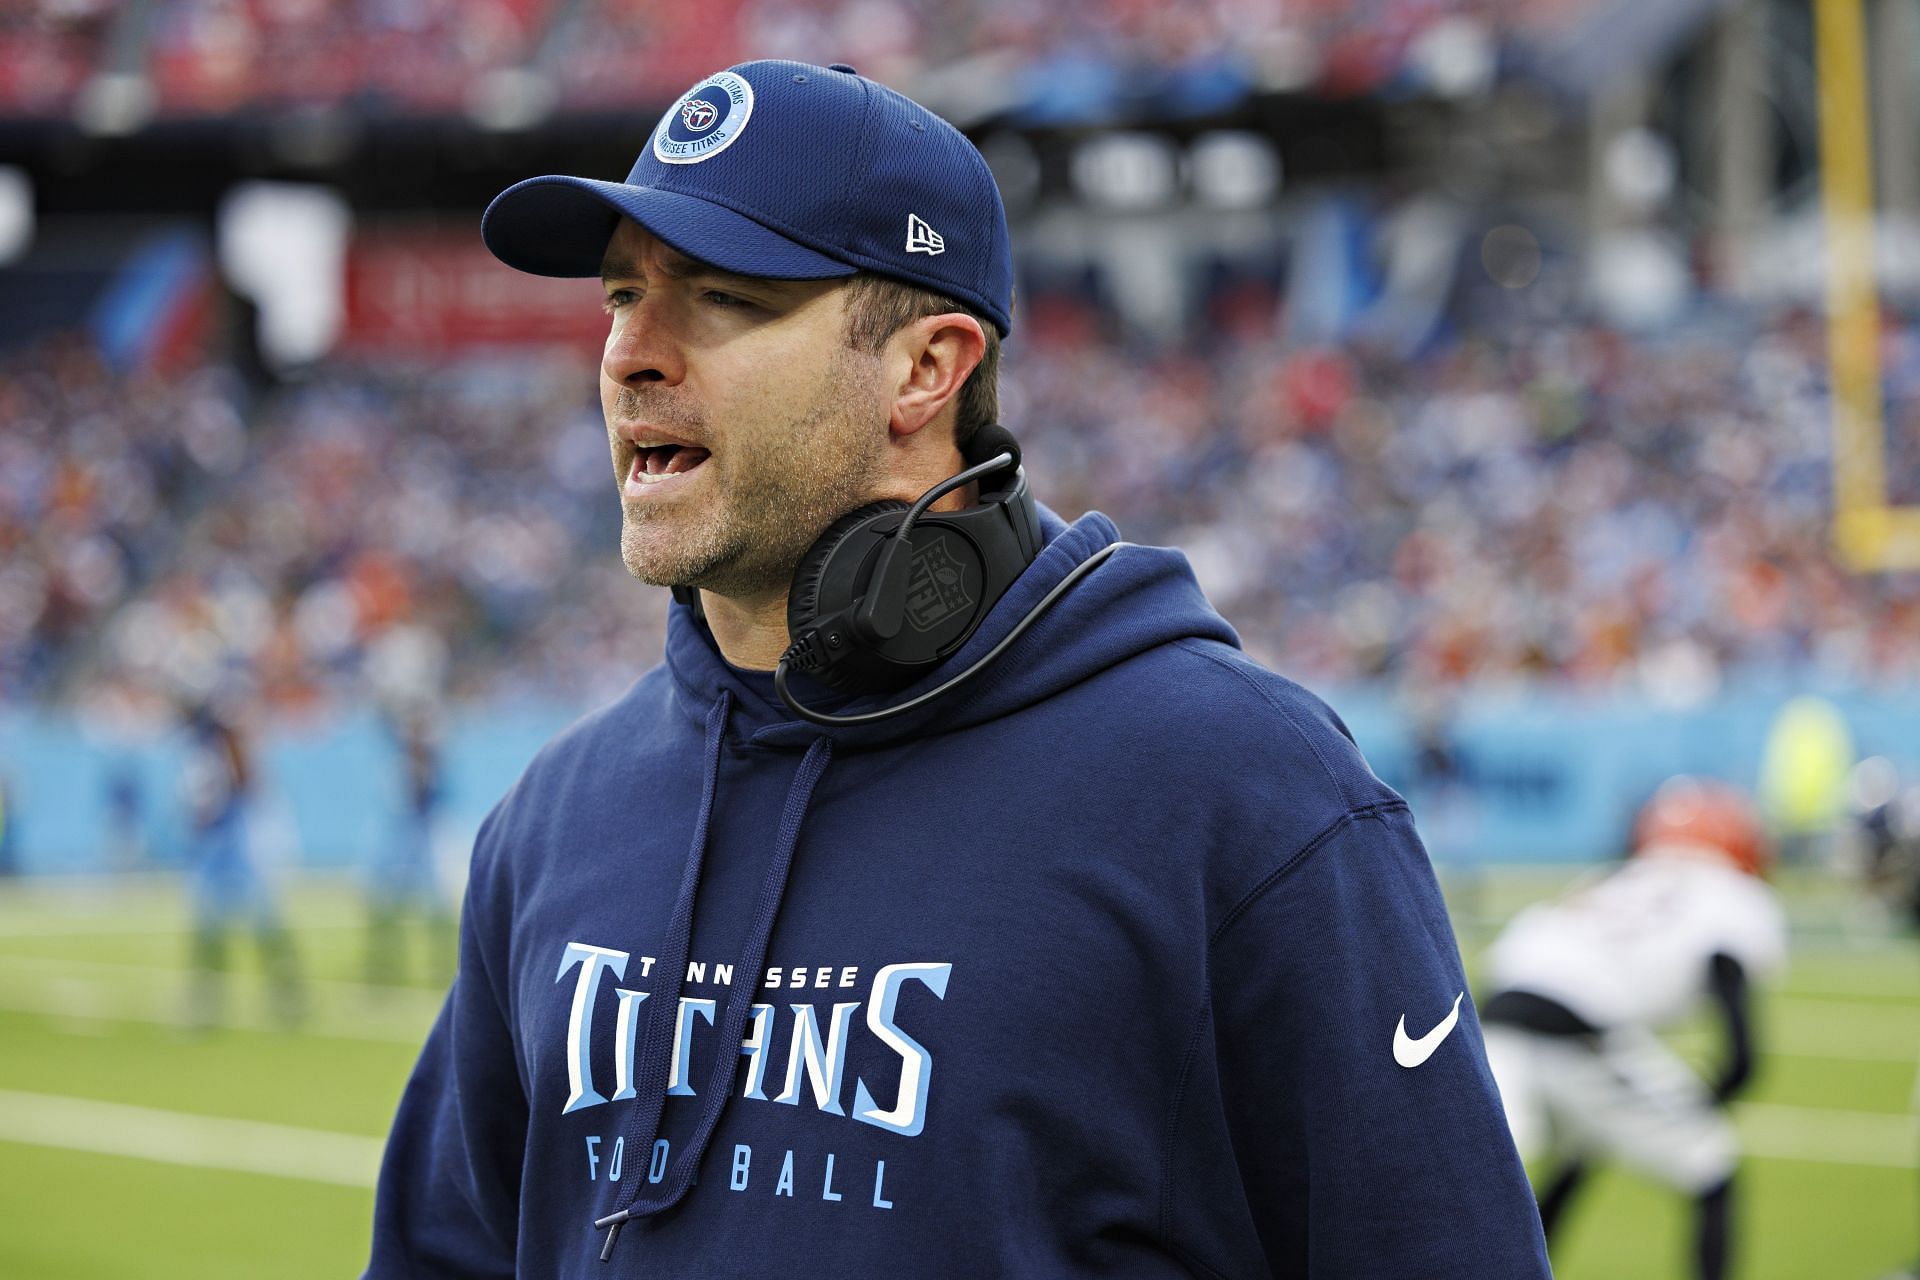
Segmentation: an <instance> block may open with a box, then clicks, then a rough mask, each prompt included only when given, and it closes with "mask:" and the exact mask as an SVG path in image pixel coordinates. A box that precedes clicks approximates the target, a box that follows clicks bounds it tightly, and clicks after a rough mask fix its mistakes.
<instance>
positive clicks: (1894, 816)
mask: <svg viewBox="0 0 1920 1280" xmlns="http://www.w3.org/2000/svg"><path fill="white" fill-rule="evenodd" d="M1848 792H1849V794H1848V799H1849V801H1850V804H1851V808H1852V816H1853V822H1852V824H1851V829H1850V831H1849V832H1848V838H1847V839H1845V840H1843V841H1841V842H1840V850H1841V854H1842V862H1843V865H1844V866H1845V867H1846V868H1847V869H1849V870H1851V871H1854V872H1856V873H1857V874H1858V875H1859V876H1860V877H1861V878H1862V879H1863V880H1865V882H1866V885H1867V888H1868V889H1869V890H1870V891H1871V892H1872V893H1873V894H1874V896H1875V897H1877V898H1879V899H1880V900H1881V901H1882V902H1884V903H1885V904H1886V906H1887V907H1888V909H1889V910H1891V911H1892V912H1894V913H1895V916H1896V918H1897V919H1898V920H1899V922H1900V924H1901V925H1903V926H1904V927H1906V928H1908V929H1915V928H1920V785H1913V786H1905V787H1903V786H1902V785H1901V781H1900V769H1899V766H1897V765H1895V764H1894V763H1893V761H1891V760H1889V759H1887V758H1886V757H1885V756H1869V757H1867V758H1866V759H1865V760H1862V761H1861V762H1860V763H1859V764H1857V765H1855V766H1854V768H1853V773H1852V776H1851V777H1850V778H1849V785H1848ZM1913 1096H1914V1104H1915V1106H1916V1107H1920V1079H1916V1080H1915V1082H1914V1094H1913ZM1886 1280H1920V1261H1916V1262H1915V1263H1914V1264H1913V1265H1912V1266H1911V1267H1908V1268H1907V1269H1906V1270H1903V1271H1896V1272H1894V1273H1892V1274H1891V1275H1889V1276H1887V1277H1886Z"/></svg>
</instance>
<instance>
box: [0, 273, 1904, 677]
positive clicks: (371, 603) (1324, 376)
mask: <svg viewBox="0 0 1920 1280" xmlns="http://www.w3.org/2000/svg"><path fill="white" fill-rule="evenodd" d="M1116 332H1117V331H1116V329H1115V327H1114V326H1113V325H1111V324H1110V323H1108V322H1107V320H1106V317H1105V316H1104V314H1103V313H1102V312H1101V311H1100V310H1099V309H1098V308H1097V307H1096V306H1095V305H1094V304H1092V303H1089V302H1086V301H1084V300H1080V299H1075V298H1071V297H1066V296H1058V297H1040V298H1037V299H1034V300H1032V301H1030V302H1028V303H1027V304H1025V306H1024V307H1023V317H1022V326H1021V330H1020V332H1019V333H1017V334H1016V336H1015V339H1014V341H1013V343H1012V345H1011V347H1010V349H1009V355H1008V361H1007V364H1006V366H1005V371H1004V379H1003V381H1004V388H1005V393H1004V400H1003V403H1004V406H1005V410H1006V412H1005V416H1006V420H1007V421H1008V423H1009V425H1010V426H1012V427H1013V428H1014V429H1015V431H1016V432H1017V433H1018V434H1020V436H1021V437H1022V439H1023V441H1024V442H1025V444H1026V448H1027V459H1028V467H1029V470H1030V472H1031V473H1032V475H1033V477H1034V482H1035V486H1036V489H1037V491H1038V492H1039V493H1040V494H1041V496H1042V498H1043V500H1044V501H1046V502H1048V503H1049V504H1050V505H1051V506H1052V507H1053V508H1054V509H1055V510H1057V511H1059V512H1060V513H1061V514H1062V515H1065V516H1068V517H1072V516H1074V515H1077V514H1079V513H1080V512H1082V511H1085V510H1088V509H1092V508H1098V509H1101V510H1104V511H1106V512H1107V513H1108V514H1110V515H1112V516H1113V517H1114V518H1115V519H1116V520H1117V521H1118V522H1119V524H1120V527H1121V529H1122V530H1123V531H1124V533H1125V534H1126V536H1128V537H1130V538H1132V539H1134V540H1136V541H1151V542H1172V543H1175V544H1178V545H1180V546H1182V547H1184V548H1185V549H1186V550H1187V552H1188V553H1189V555H1190V556H1191V557H1192V559H1193V561H1194V563H1195V565H1196V569H1197V571H1198V572H1199V574H1200V576H1201V578H1202V581H1203V583H1204V585H1205V586H1206V587H1207V589H1208V591H1209V593H1210V594H1211V596H1212V597H1213V598H1214V600H1215V601H1216V602H1217V603H1218V605H1219V606H1220V607H1221V608H1222V610H1223V612H1225V613H1226V614H1227V616H1228V617H1229V619H1230V620H1232V621H1233V622H1234V624H1235V625H1236V626H1237V627H1238V628H1239V629H1240V631H1241V634H1242V636H1243V638H1244V640H1245V642H1246V644H1247V646H1248V647H1249V648H1250V649H1251V650H1253V651H1254V652H1255V653H1256V654H1257V655H1258V656H1260V657H1261V658H1262V659H1263V660H1265V661H1267V662H1269V663H1271V664H1273V665H1274V666H1276V667H1277V668H1278V669H1279V670H1281V671H1283V672H1285V673H1287V674H1289V675H1291V676H1293V677H1294V678H1296V679H1300V680H1302V681H1304V682H1307V683H1309V684H1312V683H1316V682H1317V683H1323V684H1337V683H1341V682H1347V681H1355V680H1370V679H1382V678H1384V679H1389V680H1399V681H1408V682H1412V683H1415V684H1417V685H1418V686H1419V687H1422V688H1433V687H1443V688H1444V687H1458V686H1464V685H1469V684H1472V685H1479V686H1484V685H1486V684H1487V683H1489V682H1500V681H1515V680H1530V681H1544V682H1552V683H1557V684H1559V685H1562V686H1570V687H1577V688H1586V689H1593V690H1597V691H1605V692H1608V693H1633V694H1643V695H1646V696H1650V697H1653V698H1656V699H1661V700H1666V701H1670V702H1673V703H1676V704H1684V703H1686V702H1689V701H1692V700H1695V699H1699V698H1704V697H1707V696H1709V695H1711V694H1712V693H1713V692H1714V691H1715V690H1717V689H1718V688H1719V687H1721V685H1722V684H1723V683H1726V682H1729V681H1738V680H1740V679H1743V678H1748V677H1755V676H1766V675H1768V674H1773V673H1783V674H1791V675H1793V676H1795V677H1804V676H1808V675H1818V676H1820V677H1824V678H1829V679H1832V680H1837V681H1844V682H1848V683H1852V684H1863V683H1873V682H1878V681H1890V680H1895V679H1912V678H1914V677H1916V676H1920V576H1916V575H1906V576H1871V575H1869V576H1855V575H1852V574H1849V573H1848V572H1845V571H1844V570H1843V568H1842V567H1841V566H1840V565H1839V564H1838V563H1837V562H1836V560H1835V559H1834V557H1833V555H1832V553H1831V550H1830V542H1829V522H1830V514H1831V511H1830V507H1831V504H1830V498H1829V476H1828V466H1827V456H1828V450H1829V439H1828V426H1827V423H1828V408H1827V399H1826V388H1825V385H1824V363H1825V361H1824V353H1825V330H1824V326H1823V325H1822V323H1821V322H1820V321H1819V319H1818V318H1817V317H1814V316H1811V315H1806V314H1800V313H1794V312H1784V313H1779V314H1772V315H1766V316H1757V315H1753V314H1737V313H1729V314H1725V315H1720V316H1717V317H1715V316H1708V317H1705V318H1703V319H1701V320H1699V321H1698V322H1696V323H1694V324H1691V325H1689V326H1688V327H1686V328H1685V329H1682V330H1680V331H1677V332H1672V333H1667V334H1663V335H1658V336H1653V337H1632V336H1628V335H1626V334H1623V333H1620V332H1616V331H1610V330H1606V329H1601V328H1595V327H1589V326H1584V325H1578V324H1567V325H1540V326H1534V327H1531V328H1527V329H1524V330H1521V331H1519V332H1518V333H1516V334H1515V335H1514V336H1511V337H1506V338H1499V339H1495V338H1491V337H1470V338H1466V339H1462V340H1456V341H1452V342H1448V343H1444V344H1441V345H1438V346H1436V347H1435V348H1434V349H1433V350H1432V351H1430V352H1428V353H1427V354H1424V355H1420V356H1416V357H1414V358H1411V359H1407V358H1402V357H1393V358H1389V357H1387V356H1385V355H1382V354H1380V353H1377V352H1374V351H1370V350H1369V349H1368V348H1367V347H1366V346H1365V345H1363V344H1358V343H1352V344H1348V345H1343V346H1334V347H1313V348H1301V347H1297V346H1294V345H1291V344H1289V343H1287V342H1286V341H1285V340H1284V338H1283V337H1282V336H1281V335H1280V334H1279V332H1278V330H1277V328H1276V324H1275V321H1274V310H1273V308H1271V307H1269V306H1265V305H1247V304H1246V300H1245V299H1241V300H1240V301H1239V304H1238V305H1234V306H1228V307H1226V308H1224V309H1222V310H1220V311H1219V312H1218V314H1216V315H1215V317H1214V322H1213V324H1212V325H1211V326H1210V327H1209V330H1208V332H1207V334H1206V336H1205V337H1204V338H1203V339H1198V340H1196V341H1194V342H1192V343H1190V344H1183V345H1180V346H1178V347H1174V348H1168V347H1164V346H1162V347H1153V346H1143V345H1140V344H1139V343H1136V342H1131V341H1126V340H1121V339H1118V338H1116V337H1114V336H1113V335H1114V334H1115V333H1116ZM1887 349H1888V353H1889V359H1888V393H1889V403H1890V405H1891V406H1892V409H1893V411H1894V414H1895V418H1896V422H1898V421H1902V420H1905V421H1908V422H1909V424H1910V422H1911V417H1910V415H1911V407H1912V406H1916V405H1920V332H1917V331H1915V330H1914V329H1911V328H1908V327H1904V326H1896V327H1891V328H1890V329H1889V335H1888V341H1887ZM241 403H243V402H242V400H241V398H240V397H239V396H238V395H237V394H236V392H235V388H234V386H233V384H232V382H231V380H230V379H229V377H228V375H227V374H226V373H225V372H224V371H223V370H222V369H221V368H220V367H218V366H211V365H209V366H203V367H197V368H189V369H186V370H183V371H178V372H175V373H171V374H167V375H158V374H143V375H122V374H115V373H113V372H111V371H110V370H108V369H106V368H104V367H103V366H102V365H101V364H100V363H99V362H98V360H97V359H96V358H95V357H94V356H93V355H91V354H90V353H89V352H88V351H87V350H86V349H85V348H84V347H83V346H81V345H78V344H77V343H72V342H68V343H56V344H52V345H49V346H46V347H43V348H38V349H34V350H31V351H27V352H23V353H17V354H15V355H13V356H11V357H10V358H7V359H5V360H4V362H0V551H3V552H4V562H3V567H0V682H3V684H0V692H3V693H4V694H5V696H6V697H7V700H8V701H17V700H20V699H42V700H47V699H60V700H66V699H95V698H102V697H120V698H134V699H137V698H148V699H159V700H162V701H164V702H167V703H172V704H179V703H181V702H183V701H184V702H189V703H191V702H193V701H196V700H199V699H202V698H205V697H207V696H209V695H211V694H212V693H214V692H215V691H217V690H222V689H232V688H235V687H242V688H244V689H245V690H246V691H247V692H249V693H251V694H257V695H259V696H261V697H264V698H265V699H266V700H267V701H268V702H270V703H271V704H272V705H273V706H275V707H276V708H278V709H279V710H280V711H282V712H285V713H298V712H300V711H302V710H313V711H325V710H327V709H330V708H336V707H339V706H342V705H347V704H356V703H364V702H369V701H370V702H373V703H376V704H379V705H382V706H384V707H386V708H387V709H389V710H392V709H394V708H396V707H400V706H402V705H403V704H404V703H405V702H406V700H407V699H409V698H418V697H429V698H435V699H438V698H443V697H451V698H454V699H458V700H469V699H479V698H497V697H501V696H511V695H515V694H522V693H531V694H540V695H555V696H562V697H568V698H582V699H591V698H593V697H598V696H603V695H606V694H609V693H611V692H614V691H617V690H618V689H620V688H622V687H624V685H625V684H626V683H627V682H628V681H630V680H631V679H632V678H633V677H634V676H635V675H636V674H638V672H640V671H641V670H643V669H644V668H645V667H647V666H648V665H650V664H651V663H652V662H654V661H655V660H656V659H657V656H658V653H659V644H660V631H661V628H662V625H663V619H664V612H665V603H666V602H665V593H664V592H659V591H650V590H641V589H638V588H637V587H635V586H633V585H632V584H631V582H630V581H629V580H628V579H627V578H626V576H625V573H624V570H623V569H622V568H621V566H620V563H619V559H618V555H617V541H618V538H617V530H618V520H619V515H618V506H617V502H616V500H615V497H614V494H613V492H612V488H611V486H612V483H613V481H612V476H611V472H610V469H609V464H608V462H607V458H606V452H605V442H604V434H603V432H602V429H601V427H600V423H599V416H598V409H597V406H596V404H595V401H594V391H593V371H592V368H591V366H590V364H589V363H588V360H587V359H586V357H585V356H584V355H582V356H580V357H577V358H567V359H555V358H547V359H546V360H544V361H535V360H533V359H531V358H529V359H528V360H523V361H498V360H497V361H493V362H486V363H465V364H460V365H454V366H448V367H444V368H436V369H421V368H408V369H397V368H384V369H379V368H374V367H355V366H347V365H340V364H335V365H327V366H322V368H321V370H320V371H319V372H317V373H316V374H314V375H312V376H310V377H309V378H307V379H305V380H303V381H301V382H299V383H296V384H293V385H290V386H288V387H286V388H283V389H281V390H280V391H278V392H275V393H273V394H271V395H269V396H267V397H265V398H264V399H262V400H260V401H259V402H258V403H257V405H256V406H255V407H254V408H252V409H250V410H248V411H246V412H244V413H243V412H242V411H241V410H240V409H239V408H237V407H236V406H237V405H239V404H241ZM1902 415H1908V416H1907V417H1906V418H1904V419H1903V418H1902ZM1901 434H1902V435H1903V436H1904V434H1905V433H1901Z"/></svg>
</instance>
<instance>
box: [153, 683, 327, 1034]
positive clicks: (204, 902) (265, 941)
mask: <svg viewBox="0 0 1920 1280" xmlns="http://www.w3.org/2000/svg"><path fill="white" fill-rule="evenodd" d="M187 736H188V751H187V762H186V770H185V774H184V777H183V778H182V781H181V791H182V793H183V794H182V798H183V799H184V801H185V803H186V810H187V819H188V825H189V831H190V835H189V847H188V876H189V883H190V885H191V892H192V899H193V950H192V956H191V961H192V967H193V990H192V1007H191V1009H190V1018H191V1021H192V1024H193V1026H194V1027H195V1028H197V1029H200V1030H206V1029H209V1028H211V1027H213V1026H215V1025H216V1024H217V1023H218V1022H219V1021H220V1003H221V999H220V998H221V984H222V975H223V974H224V971H225V969H226V967H227V935H228V934H229V933H230V932H232V931H233V929H234V928H235V927H236V926H239V925H242V924H251V925H252V928H253V932H254V936H255V938H256V939H257V940H258V942H259V946H260V953H261V958H262V960H263V961H264V963H265V965H266V970H267V978H268V981H269V983H270V984H271V986H272V988H273V997H272V999H273V1004H272V1010H273V1016H274V1019H275V1020H276V1021H278V1022H281V1023H283V1024H289V1025H290V1024H292V1023H294V1022H297V1021H299V1019H300V1015H301V1012H302V1008H303V993H302V988H301V985H300V980H299V967H298V965H297V964H296V962H295V959H294V952H293V942H292V939H291V938H290V937H289V936H288V934H287V930H286V927H285V925H284V924H283V923H282V922H281V920H280V913H279V910H278V908H277V906H276V905H275V903H274V901H273V897H272V895H271V894H270V892H269V891H268V887H267V883H266V880H265V879H264V877H263V876H262V875H261V873H260V870H259V868H258V867H257V866H255V865H254V861H253V857H252V853H251V850H250V849H249V847H248V836H247V806H248V803H249V801H250V799H251V797H252V793H253V788H254V780H253V766H252V761H251V758H250V756H249V753H248V751H247V746H246V740H245V739H244V738H243V737H242V736H241V732H240V728H239V725H238V723H237V722H236V719H235V717H233V716H232V715H229V714H223V713H222V712H220V711H218V710H216V709H215V707H214V706H213V704H212V703H211V701H207V702H201V703H199V704H198V705H196V706H193V707H192V708H190V709H189V711H188V713H187Z"/></svg>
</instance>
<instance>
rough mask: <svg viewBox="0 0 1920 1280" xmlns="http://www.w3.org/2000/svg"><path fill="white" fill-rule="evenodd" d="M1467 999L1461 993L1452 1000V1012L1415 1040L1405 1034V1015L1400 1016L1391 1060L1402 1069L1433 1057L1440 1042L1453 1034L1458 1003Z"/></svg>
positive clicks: (1458, 1016)
mask: <svg viewBox="0 0 1920 1280" xmlns="http://www.w3.org/2000/svg"><path fill="white" fill-rule="evenodd" d="M1466 998H1467V993H1466V992H1464V991H1462V992H1461V993H1460V994H1459V995H1457V996H1455V997H1454V998H1453V1012H1452V1013H1449V1014H1448V1015H1447V1016H1446V1017H1445V1018H1443V1019H1442V1020H1441V1022H1440V1025H1439V1026H1437V1027H1435V1028H1434V1029H1433V1030H1431V1031H1429V1032H1427V1034H1425V1035H1423V1036H1421V1037H1420V1038H1419V1039H1418V1040H1415V1039H1414V1038H1413V1037H1412V1036H1409V1035H1408V1034H1407V1015H1406V1014H1404V1013H1403V1014H1401V1015H1400V1025H1399V1026H1397V1027H1395V1028H1394V1029H1393V1060H1394V1061H1395V1062H1397V1063H1399V1064H1400V1065H1401V1066H1403V1067H1417V1066H1419V1065H1420V1064H1421V1063H1423V1062H1425V1061H1426V1060H1427V1059H1428V1058H1431V1057H1432V1056H1433V1051H1434V1050H1435V1049H1438V1048H1439V1047H1440V1042H1441V1041H1442V1040H1445V1039H1446V1038H1447V1037H1448V1036H1449V1035H1452V1034H1453V1028H1454V1027H1455V1025H1456V1024H1458V1023H1459V1021H1460V1002H1461V1001H1462V1000H1464V999H1466Z"/></svg>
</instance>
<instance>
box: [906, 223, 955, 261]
mask: <svg viewBox="0 0 1920 1280" xmlns="http://www.w3.org/2000/svg"><path fill="white" fill-rule="evenodd" d="M946 251H947V241H946V238H945V237H944V236H942V235H941V234H940V233H939V232H938V231H935V230H934V229H933V228H932V227H930V226H928V225H927V224H926V220H925V219H923V218H922V217H921V216H920V215H919V214H917V213H910V214H908V215H907V252H908V253H924V254H926V255H927V256H928V257H932V256H933V255H934V254H936V253H945V252H946Z"/></svg>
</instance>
